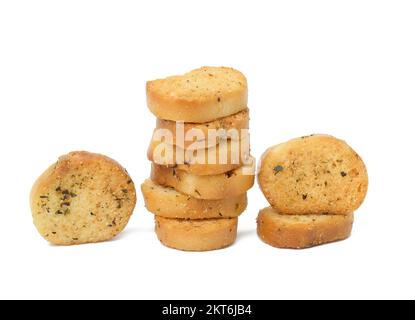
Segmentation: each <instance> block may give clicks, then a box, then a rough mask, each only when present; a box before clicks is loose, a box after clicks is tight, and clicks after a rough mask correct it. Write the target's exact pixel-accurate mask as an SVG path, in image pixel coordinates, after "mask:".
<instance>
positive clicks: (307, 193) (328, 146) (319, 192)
mask: <svg viewBox="0 0 415 320" xmlns="http://www.w3.org/2000/svg"><path fill="white" fill-rule="evenodd" d="M258 183H259V186H260V188H261V190H262V192H263V193H264V195H265V197H266V198H267V200H268V201H269V203H270V204H271V206H272V207H273V208H275V209H276V210H277V211H278V212H279V213H281V214H294V215H301V214H324V213H330V214H342V215H347V214H349V213H351V212H354V211H355V210H356V209H357V208H359V206H360V205H361V204H362V202H363V200H364V198H365V196H366V193H367V188H368V175H367V171H366V167H365V164H364V163H363V161H362V159H361V158H360V157H359V155H358V154H357V153H356V152H355V151H354V150H353V149H352V148H351V147H349V146H348V145H347V144H346V142H344V141H342V140H339V139H336V138H334V137H332V136H329V135H312V136H308V137H302V138H297V139H293V140H290V141H288V142H286V143H282V144H279V145H276V146H274V147H271V148H269V149H268V150H267V151H266V152H265V153H264V154H263V156H262V158H261V161H260V166H259V169H258Z"/></svg>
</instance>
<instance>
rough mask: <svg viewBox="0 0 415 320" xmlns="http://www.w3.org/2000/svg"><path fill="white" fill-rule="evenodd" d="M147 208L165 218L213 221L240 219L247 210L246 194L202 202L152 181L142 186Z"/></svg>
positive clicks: (145, 182) (147, 181)
mask: <svg viewBox="0 0 415 320" xmlns="http://www.w3.org/2000/svg"><path fill="white" fill-rule="evenodd" d="M141 191H142V193H143V197H144V202H145V205H146V208H147V210H148V211H150V212H151V213H153V214H155V215H157V216H162V217H165V218H178V219H211V218H234V217H238V216H239V215H240V214H241V213H242V212H244V210H245V209H246V206H247V203H248V200H247V195H246V193H243V194H240V195H238V196H235V197H228V198H226V199H220V200H202V199H196V198H193V197H191V196H189V195H187V194H184V193H181V192H178V191H176V190H174V189H173V188H170V187H162V186H160V185H158V184H156V183H154V182H153V181H151V180H150V179H147V180H146V181H144V183H143V184H142V185H141Z"/></svg>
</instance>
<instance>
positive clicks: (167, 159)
mask: <svg viewBox="0 0 415 320" xmlns="http://www.w3.org/2000/svg"><path fill="white" fill-rule="evenodd" d="M249 149H250V148H249V137H248V138H246V139H241V140H226V141H223V143H219V144H218V145H215V146H213V147H210V148H207V149H197V150H187V149H182V148H180V147H178V146H175V147H174V146H172V145H170V144H168V143H166V142H165V141H157V140H155V139H153V140H152V141H151V143H150V146H149V148H148V150H147V157H148V159H149V160H150V161H151V162H154V163H156V164H159V165H164V166H170V167H175V168H176V169H178V170H183V171H186V172H189V173H193V174H196V175H216V174H221V173H225V172H228V171H231V170H233V169H236V168H239V167H241V166H243V165H244V164H247V163H249V159H250V155H249V153H250V150H249Z"/></svg>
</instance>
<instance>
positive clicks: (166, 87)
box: [146, 67, 248, 123]
mask: <svg viewBox="0 0 415 320" xmlns="http://www.w3.org/2000/svg"><path fill="white" fill-rule="evenodd" d="M146 92H147V105H148V108H149V109H150V111H151V112H152V113H153V114H154V115H155V116H156V117H157V118H160V119H164V120H172V121H184V122H195V123H203V122H209V121H212V120H215V119H218V118H223V117H227V116H229V115H231V114H234V113H237V112H239V111H241V110H243V109H245V108H246V107H247V102H248V85H247V81H246V78H245V76H244V75H243V74H242V73H241V72H239V71H237V70H235V69H232V68H226V67H202V68H200V69H196V70H193V71H190V72H189V73H186V74H184V75H180V76H172V77H168V78H165V79H159V80H154V81H149V82H147V86H146Z"/></svg>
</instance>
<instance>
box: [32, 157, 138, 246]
mask: <svg viewBox="0 0 415 320" xmlns="http://www.w3.org/2000/svg"><path fill="white" fill-rule="evenodd" d="M30 204H31V209H32V216H33V222H34V224H35V226H36V228H37V229H38V231H39V233H40V234H41V235H42V237H44V238H45V239H46V240H47V241H49V242H51V243H53V244H57V245H73V244H81V243H89V242H100V241H105V240H109V239H111V238H113V237H115V236H116V235H117V234H119V233H120V232H121V231H122V230H123V229H124V228H125V226H126V225H127V223H128V221H129V218H130V216H131V214H132V213H133V210H134V207H135V204H136V191H135V187H134V183H133V181H132V180H131V178H130V176H129V175H128V173H127V172H126V170H125V169H124V168H123V167H122V166H121V165H120V164H118V163H117V162H116V161H114V160H112V159H110V158H108V157H106V156H103V155H100V154H94V153H90V152H85V151H80V152H71V153H69V154H67V155H65V156H62V157H60V158H59V160H58V161H57V162H56V163H55V164H54V165H52V166H50V167H49V168H48V169H47V170H46V171H45V172H44V173H43V174H42V175H41V176H40V177H39V178H38V180H37V181H36V182H35V184H34V186H33V188H32V192H31V196H30Z"/></svg>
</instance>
